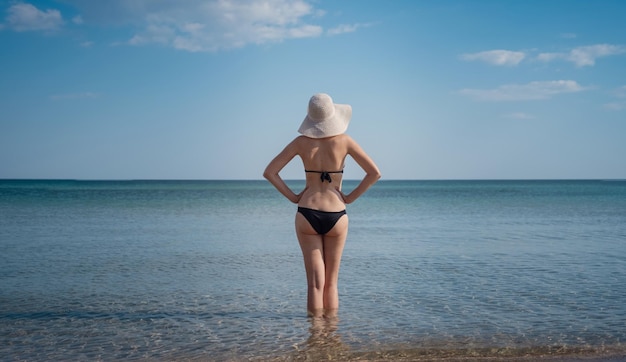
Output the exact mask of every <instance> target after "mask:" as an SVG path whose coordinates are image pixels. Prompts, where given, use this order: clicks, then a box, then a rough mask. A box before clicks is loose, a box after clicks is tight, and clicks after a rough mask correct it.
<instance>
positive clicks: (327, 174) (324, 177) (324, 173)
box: [304, 170, 343, 183]
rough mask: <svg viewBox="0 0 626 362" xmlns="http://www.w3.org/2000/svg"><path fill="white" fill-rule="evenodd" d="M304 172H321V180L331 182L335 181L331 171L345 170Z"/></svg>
mask: <svg viewBox="0 0 626 362" xmlns="http://www.w3.org/2000/svg"><path fill="white" fill-rule="evenodd" d="M304 172H314V173H319V174H320V180H322V182H324V181H328V183H331V182H333V179H331V178H330V174H331V173H343V170H341V171H312V170H304Z"/></svg>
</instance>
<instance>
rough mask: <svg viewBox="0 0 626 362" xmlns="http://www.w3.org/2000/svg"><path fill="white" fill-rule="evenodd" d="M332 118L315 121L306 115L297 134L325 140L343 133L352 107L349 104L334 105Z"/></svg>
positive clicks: (350, 116)
mask: <svg viewBox="0 0 626 362" xmlns="http://www.w3.org/2000/svg"><path fill="white" fill-rule="evenodd" d="M334 106H335V114H334V115H333V117H331V118H328V119H325V120H322V121H317V120H314V119H312V118H310V117H309V116H308V115H307V116H306V117H305V118H304V121H302V124H301V125H300V128H299V129H298V132H299V133H301V134H302V135H304V136H307V137H311V138H326V137H332V136H337V135H340V134H342V133H345V132H346V130H347V129H348V124H349V123H350V119H351V118H352V107H351V106H350V105H349V104H337V103H335V104H334Z"/></svg>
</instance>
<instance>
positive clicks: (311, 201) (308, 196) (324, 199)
mask: <svg viewBox="0 0 626 362" xmlns="http://www.w3.org/2000/svg"><path fill="white" fill-rule="evenodd" d="M309 191H310V190H309ZM309 191H307V192H305V193H304V195H302V198H301V199H300V202H298V206H301V207H306V208H309V209H315V210H322V211H341V210H345V208H346V204H345V203H344V202H343V200H342V199H341V195H340V194H339V192H338V191H337V190H333V191H326V192H309Z"/></svg>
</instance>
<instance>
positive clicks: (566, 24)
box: [0, 0, 626, 179]
mask: <svg viewBox="0 0 626 362" xmlns="http://www.w3.org/2000/svg"><path fill="white" fill-rule="evenodd" d="M624 14H626V1H622V0H612V1H611V0H599V1H578V0H550V1H545V0H528V1H489V0H480V1H454V0H442V1H435V0H432V1H427V0H424V1H412V0H406V1H399V0H398V1H383V0H380V1H374V0H372V1H363V0H343V1H322V0H320V1H314V0H266V1H256V0H239V1H236V0H230V1H229V0H219V1H208V0H205V1H200V0H186V1H174V0H136V1H132V2H131V1H126V0H107V1H91V0H58V1H12V0H9V1H6V0H0V49H1V51H0V65H1V66H0V79H1V81H0V178H63V179H260V178H261V174H262V172H263V169H264V168H265V166H266V165H267V163H268V162H269V161H270V160H271V158H273V157H274V156H275V155H276V153H278V152H279V151H280V150H281V149H282V148H283V147H284V146H285V145H286V144H287V143H288V142H289V141H291V139H292V138H294V137H296V136H297V135H298V134H297V129H298V127H299V125H300V122H301V121H302V119H303V118H304V116H305V114H306V107H307V103H308V99H309V97H310V96H311V95H312V94H314V93H316V92H326V93H329V94H330V95H331V96H332V97H333V99H334V100H335V102H338V103H349V104H351V105H352V107H353V118H352V122H351V124H350V127H349V129H348V133H349V134H350V135H352V137H353V138H355V139H356V140H357V141H358V142H359V143H360V144H361V145H362V146H363V147H364V148H365V150H366V151H367V152H368V153H369V154H370V156H372V158H374V160H375V161H376V162H377V164H378V165H379V167H380V169H381V171H382V173H383V177H384V178H385V179H569V178H574V179H576V178H600V179H608V178H614V179H615V178H618V179H626V71H625V69H626V21H625V19H626V18H625V15H624ZM361 175H362V173H361V171H360V170H359V169H358V167H357V166H356V165H354V163H353V162H348V164H347V167H346V177H347V178H358V177H360V176H361ZM283 176H284V177H285V178H288V179H301V178H303V172H302V167H301V165H300V163H299V162H292V163H291V164H290V165H288V167H287V168H286V169H285V170H284V172H283Z"/></svg>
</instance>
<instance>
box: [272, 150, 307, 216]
mask: <svg viewBox="0 0 626 362" xmlns="http://www.w3.org/2000/svg"><path fill="white" fill-rule="evenodd" d="M296 142H297V138H296V139H295V140H293V141H291V143H289V144H288V145H287V146H286V147H285V149H283V150H282V151H281V152H280V153H279V154H278V155H277V156H276V157H275V158H274V159H273V160H272V161H271V162H270V163H269V165H267V167H266V168H265V172H263V177H265V178H266V179H267V180H268V181H269V182H270V183H271V184H272V185H274V187H275V188H276V189H277V190H278V191H279V192H280V193H281V194H283V196H285V197H286V198H287V199H289V201H291V202H293V203H294V204H297V203H298V202H299V201H300V197H301V196H302V193H303V192H304V191H303V192H301V193H299V194H295V193H294V192H293V191H292V190H291V189H290V188H289V186H287V184H286V183H285V181H283V179H282V178H281V177H280V175H279V173H280V171H281V170H282V169H283V167H285V165H287V164H288V163H289V161H291V160H292V159H293V158H294V157H296V155H297V154H298V150H297V146H296Z"/></svg>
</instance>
